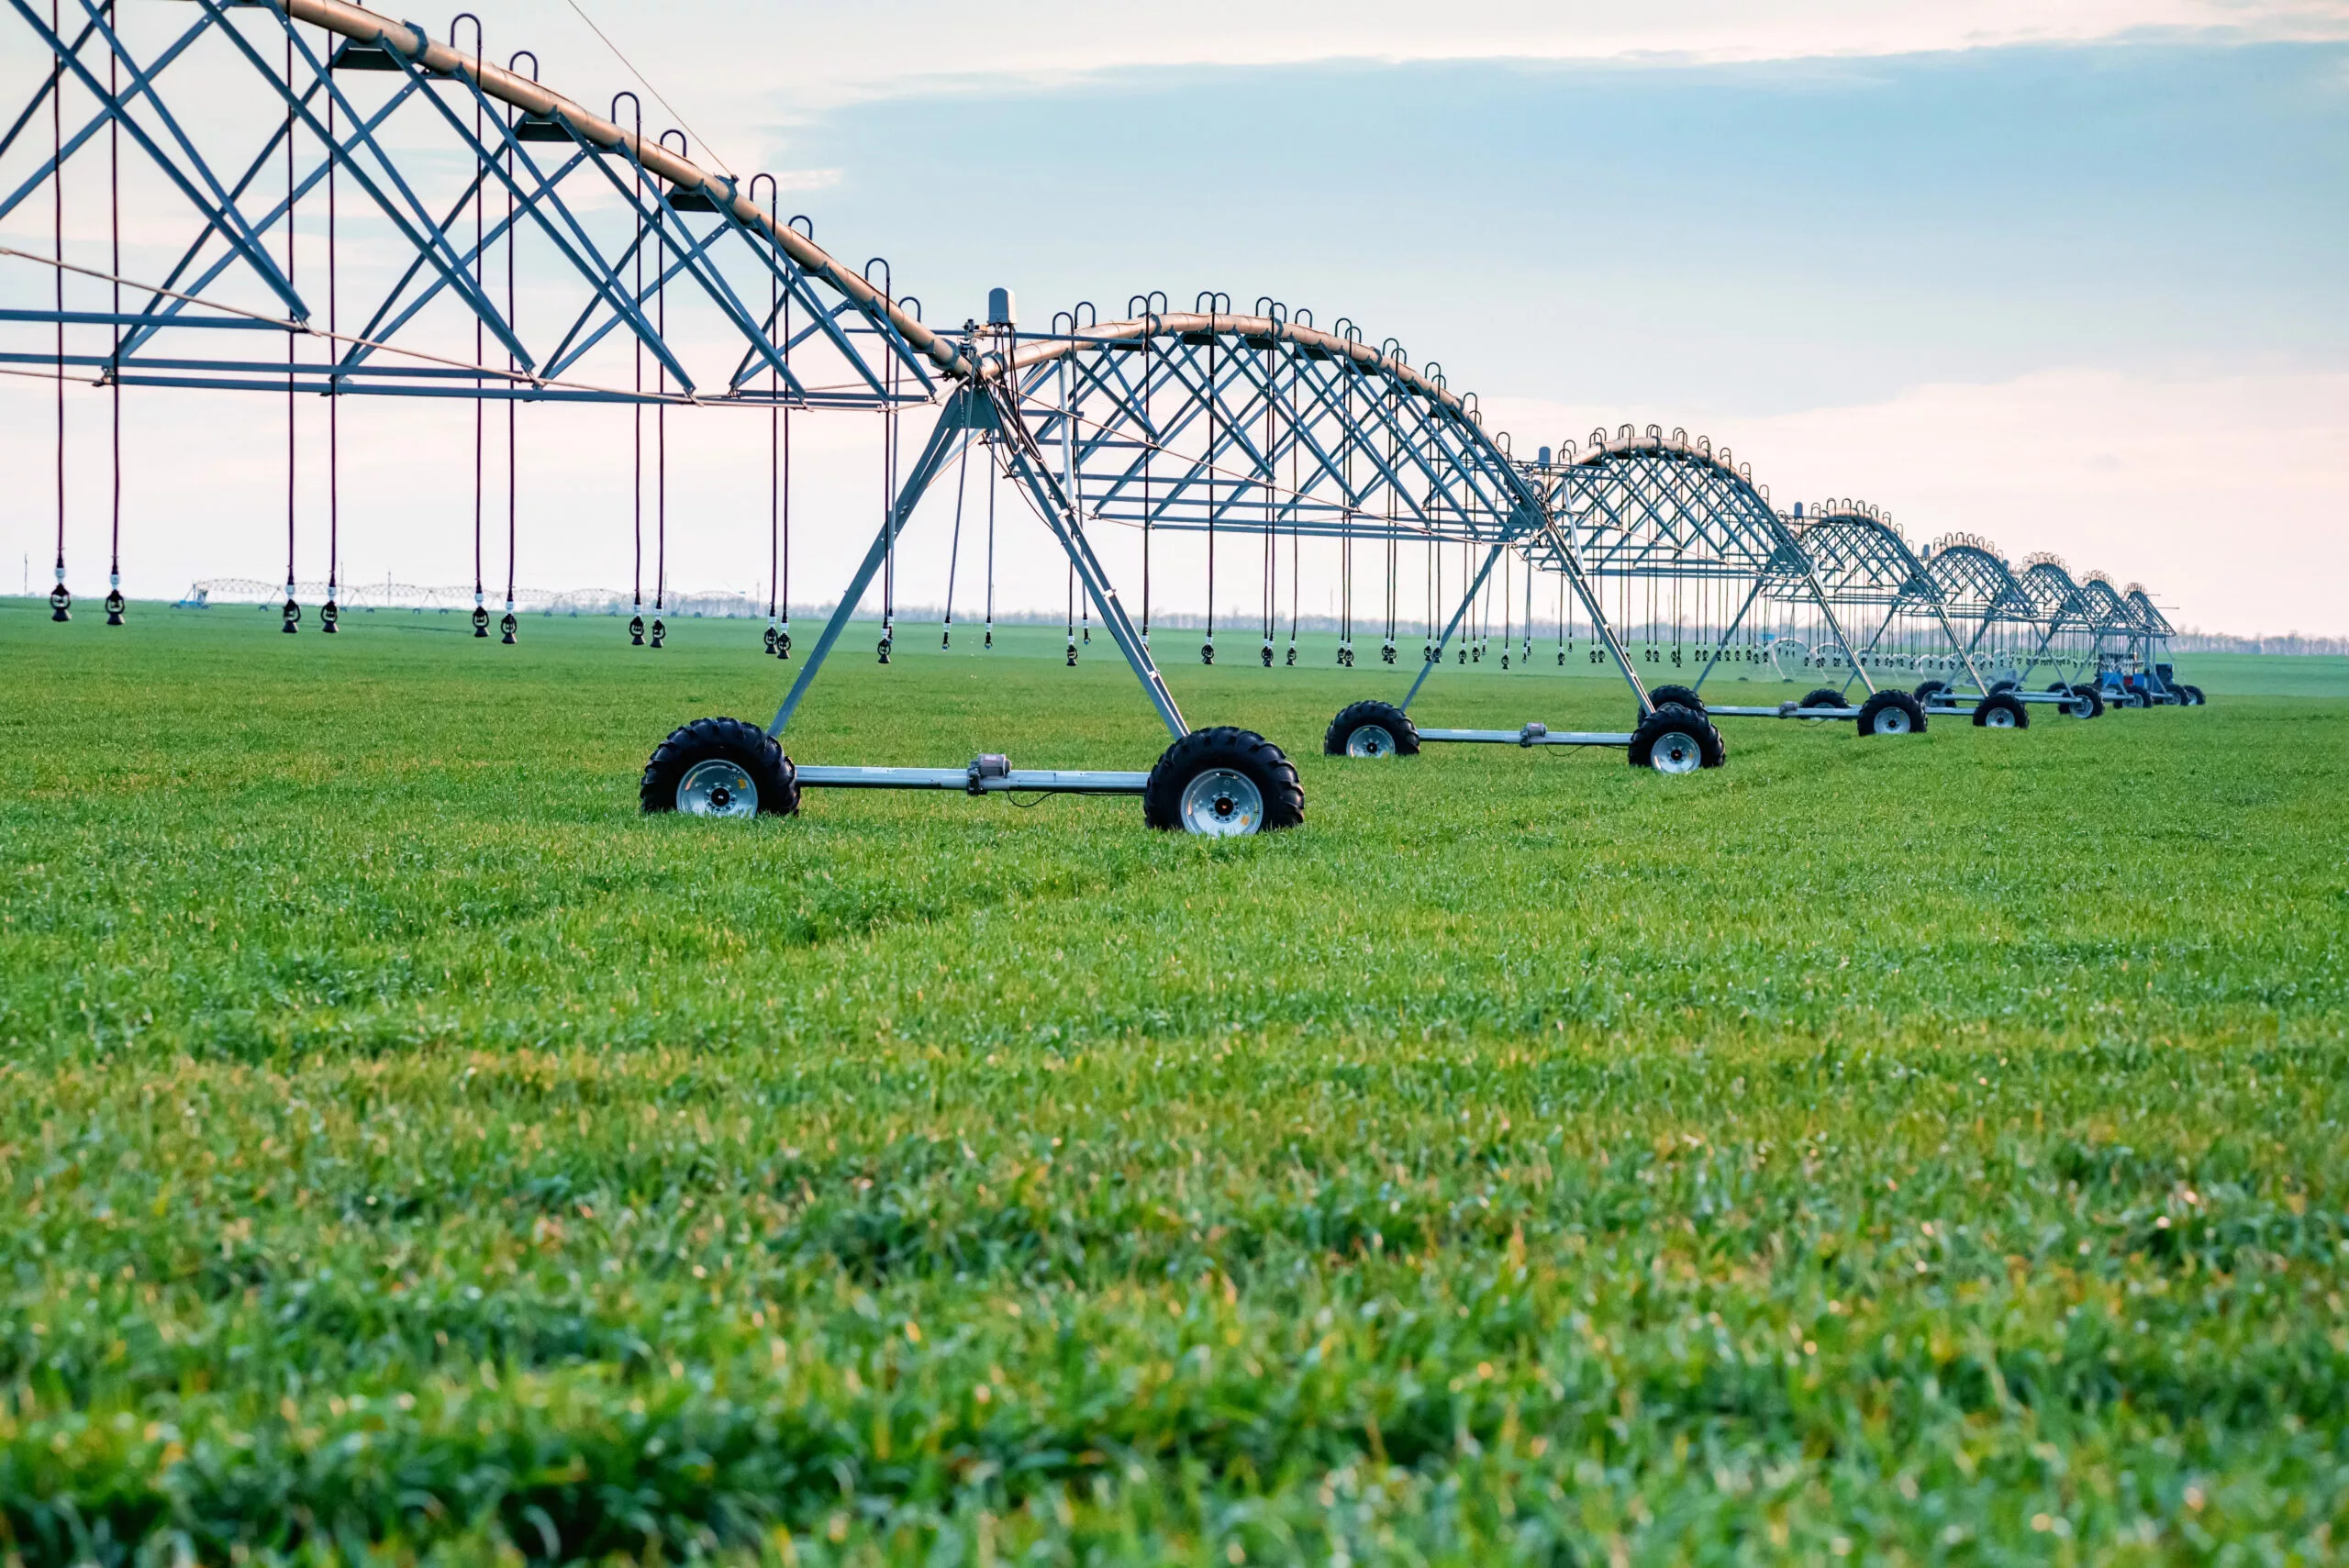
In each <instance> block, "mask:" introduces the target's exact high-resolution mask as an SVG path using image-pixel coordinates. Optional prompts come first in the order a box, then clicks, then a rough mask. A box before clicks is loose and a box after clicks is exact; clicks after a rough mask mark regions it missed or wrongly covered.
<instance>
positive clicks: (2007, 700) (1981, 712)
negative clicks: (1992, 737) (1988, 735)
mask: <svg viewBox="0 0 2349 1568" xmlns="http://www.w3.org/2000/svg"><path fill="white" fill-rule="evenodd" d="M1994 713H2010V714H2012V715H2014V719H2015V721H2014V724H2013V728H2017V729H2029V728H2031V709H2030V708H2028V707H2026V706H2023V705H2022V703H2021V702H2019V701H2017V700H2016V698H2015V695H2014V694H2013V693H2011V692H1993V693H1991V694H1990V695H1988V696H1987V697H1984V698H1983V699H1982V700H1981V701H1980V702H1978V703H1976V704H1975V705H1974V728H1976V729H1987V728H1990V716H1991V715H1992V714H1994Z"/></svg>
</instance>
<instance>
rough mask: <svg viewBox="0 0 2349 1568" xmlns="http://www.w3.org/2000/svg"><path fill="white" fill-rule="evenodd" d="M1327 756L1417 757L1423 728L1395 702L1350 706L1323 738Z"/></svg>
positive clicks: (1323, 749)
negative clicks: (1420, 732) (1414, 722)
mask: <svg viewBox="0 0 2349 1568" xmlns="http://www.w3.org/2000/svg"><path fill="white" fill-rule="evenodd" d="M1321 753H1322V755H1323V756H1326V757H1416V756H1418V755H1419V726H1418V725H1416V724H1413V723H1412V722H1411V716H1410V715H1409V714H1408V713H1405V712H1404V711H1403V710H1402V709H1401V708H1399V707H1397V706H1395V705H1394V704H1393V703H1386V702H1358V703H1349V704H1347V705H1346V706H1344V707H1341V708H1340V709H1339V710H1338V717H1335V718H1333V719H1331V720H1330V728H1329V729H1328V730H1327V731H1326V732H1325V733H1324V734H1323V735H1322V737H1321Z"/></svg>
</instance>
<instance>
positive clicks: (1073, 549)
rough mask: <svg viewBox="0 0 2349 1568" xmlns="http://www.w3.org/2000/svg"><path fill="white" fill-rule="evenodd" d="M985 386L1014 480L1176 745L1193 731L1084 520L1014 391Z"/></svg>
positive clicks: (999, 381)
mask: <svg viewBox="0 0 2349 1568" xmlns="http://www.w3.org/2000/svg"><path fill="white" fill-rule="evenodd" d="M986 385H987V392H986V393H985V394H983V395H985V396H988V397H990V398H991V399H992V406H993V411H994V416H995V417H994V423H995V425H996V428H998V429H1000V430H1002V431H1003V433H1004V435H1005V437H1006V439H1007V444H1008V447H1009V449H1010V452H1011V463H1012V471H1013V473H1012V476H1013V478H1014V479H1016V480H1017V481H1018V482H1019V484H1023V485H1025V486H1026V487H1027V489H1028V493H1029V495H1030V497H1031V498H1032V499H1033V500H1034V502H1035V503H1036V509H1037V511H1038V512H1039V513H1040V514H1041V516H1042V517H1043V519H1044V526H1045V527H1046V528H1051V529H1052V536H1053V537H1054V538H1055V539H1059V540H1060V541H1061V549H1062V550H1063V551H1064V552H1066V554H1067V556H1068V560H1069V564H1070V565H1071V566H1073V567H1074V568H1075V569H1076V575H1077V577H1078V579H1079V580H1080V581H1081V582H1083V583H1084V584H1085V594H1086V595H1087V596H1088V597H1090V598H1091V599H1092V601H1093V607H1094V609H1095V610H1096V611H1097V612H1098V613H1099V615H1100V617H1101V625H1102V627H1103V628H1104V629H1105V630H1107V631H1108V634H1109V638H1110V640H1111V641H1113V642H1115V643H1116V644H1117V645H1118V651H1119V652H1121V653H1123V654H1124V655H1125V656H1126V664H1127V667H1128V668H1130V670H1132V671H1133V673H1134V679H1135V680H1137V681H1140V682H1141V689H1142V693H1143V695H1146V696H1147V697H1149V698H1150V705H1151V706H1152V707H1154V708H1156V709H1157V710H1158V717H1159V718H1160V719H1161V720H1162V721H1163V722H1164V724H1165V726H1166V728H1167V731H1168V733H1170V734H1172V735H1173V736H1174V737H1175V740H1181V739H1183V737H1184V736H1186V735H1188V734H1189V733H1190V732H1191V727H1190V725H1189V724H1188V723H1186V721H1185V720H1184V717H1183V710H1182V709H1181V708H1179V707H1177V706H1175V694H1174V693H1172V692H1170V691H1168V690H1167V689H1166V677H1165V676H1164V675H1163V674H1161V673H1159V669H1158V664H1157V662H1156V661H1155V660H1153V659H1152V658H1151V656H1150V645H1149V644H1148V643H1146V642H1144V641H1143V640H1142V639H1141V633H1139V632H1137V631H1135V630H1134V627H1133V622H1132V621H1131V620H1130V619H1129V618H1128V617H1127V615H1126V606H1125V605H1124V604H1123V603H1122V602H1121V601H1120V600H1119V597H1118V590H1117V588H1116V586H1115V585H1113V584H1111V583H1110V581H1109V573H1108V571H1106V570H1105V569H1104V568H1103V567H1102V564H1101V561H1100V558H1099V557H1098V556H1097V555H1095V554H1094V553H1093V545H1092V543H1091V541H1089V540H1088V539H1086V538H1085V519H1084V517H1083V515H1082V514H1081V513H1079V512H1078V510H1077V508H1076V505H1075V503H1074V499H1073V498H1072V497H1071V496H1070V495H1069V493H1068V492H1067V491H1066V490H1064V489H1063V488H1062V486H1061V483H1060V480H1059V479H1058V478H1057V477H1056V476H1055V475H1054V474H1053V473H1052V465H1051V464H1050V463H1049V462H1045V460H1044V453H1043V449H1042V448H1041V447H1040V446H1038V445H1037V443H1036V438H1035V435H1034V433H1033V432H1032V431H1030V429H1029V428H1028V424H1027V421H1026V420H1024V419H1023V418H1021V417H1020V414H1019V390H1018V388H1016V387H1014V386H1013V385H1011V384H1009V383H1008V381H1007V380H1005V379H1003V378H1000V377H996V378H991V379H989V380H988V382H987V384H986Z"/></svg>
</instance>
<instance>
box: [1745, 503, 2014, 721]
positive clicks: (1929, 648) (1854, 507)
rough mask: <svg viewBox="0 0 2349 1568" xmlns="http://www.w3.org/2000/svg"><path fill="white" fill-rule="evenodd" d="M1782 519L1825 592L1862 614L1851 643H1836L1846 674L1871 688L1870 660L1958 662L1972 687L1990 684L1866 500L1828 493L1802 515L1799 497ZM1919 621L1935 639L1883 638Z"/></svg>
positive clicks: (1922, 664) (1939, 597)
mask: <svg viewBox="0 0 2349 1568" xmlns="http://www.w3.org/2000/svg"><path fill="white" fill-rule="evenodd" d="M1788 525H1789V527H1791V528H1793V529H1794V532H1795V537H1796V539H1797V540H1798V542H1799V543H1800V544H1801V546H1802V550H1803V553H1804V554H1805V555H1806V556H1808V557H1809V560H1810V562H1811V568H1812V570H1813V572H1814V573H1817V576H1818V578H1819V581H1820V584H1822V586H1823V589H1824V592H1825V593H1826V595H1828V596H1829V597H1830V598H1831V599H1832V600H1833V601H1834V602H1835V603H1836V604H1837V605H1839V606H1843V607H1844V608H1845V609H1846V611H1847V612H1849V613H1851V614H1852V615H1853V616H1854V618H1855V619H1856V618H1857V617H1860V616H1862V615H1863V614H1865V619H1858V624H1859V625H1861V626H1865V627H1866V628H1867V630H1866V632H1865V636H1863V637H1862V638H1861V639H1859V640H1858V642H1857V643H1856V644H1855V643H1854V642H1853V641H1852V640H1850V639H1845V641H1844V644H1843V650H1842V651H1843V655H1844V658H1843V662H1845V664H1846V666H1847V667H1848V668H1849V670H1850V671H1851V674H1852V676H1853V677H1854V678H1856V679H1858V680H1859V681H1860V682H1861V683H1862V684H1865V686H1867V688H1868V690H1869V691H1871V692H1873V691H1875V690H1876V684H1875V683H1874V681H1873V680H1871V679H1870V678H1869V673H1868V672H1869V670H1870V669H1871V668H1876V669H1887V668H1890V669H1913V668H1925V669H1934V668H1956V669H1963V670H1964V671H1965V673H1966V675H1967V676H1968V677H1969V678H1970V679H1971V680H1972V681H1973V683H1974V690H1975V691H1976V692H1977V693H1987V691H1988V690H1989V686H1988V684H1987V683H1986V682H1985V681H1984V680H1983V678H1982V673H1981V670H1980V668H1979V667H1978V666H1977V665H1976V662H1975V659H1974V654H1973V651H1972V649H1971V647H1970V645H1969V643H1968V641H1967V639H1965V638H1963V637H1960V636H1959V635H1958V631H1957V628H1956V626H1955V624H1954V623H1953V621H1952V620H1951V618H1950V613H1949V606H1948V603H1947V601H1946V599H1945V597H1944V595H1943V590H1942V588H1941V586H1940V584H1937V583H1936V582H1935V581H1934V580H1933V577H1932V573H1929V572H1928V571H1927V570H1926V569H1925V563H1924V562H1922V561H1920V560H1919V559H1918V557H1917V554H1916V552H1915V551H1914V550H1910V549H1909V541H1908V540H1907V539H1903V538H1902V537H1901V535H1900V530H1899V529H1898V528H1895V527H1893V525H1892V521H1891V519H1890V518H1888V517H1886V516H1885V515H1884V514H1883V513H1882V512H1880V511H1879V510H1877V509H1876V507H1874V506H1868V505H1867V504H1866V503H1865V502H1858V501H1848V500H1845V501H1828V502H1825V503H1822V504H1820V505H1817V506H1811V507H1810V508H1809V511H1808V515H1806V512H1805V508H1804V506H1802V505H1801V504H1799V503H1798V504H1797V505H1796V506H1795V509H1794V515H1793V516H1792V517H1790V518H1789V519H1788ZM1878 612H1880V613H1878ZM1870 622H1873V624H1872V625H1870V624H1869V623H1870ZM1919 624H1922V625H1924V626H1927V627H1929V628H1933V629H1935V630H1937V631H1938V633H1939V637H1938V639H1932V638H1929V639H1927V641H1926V644H1925V645H1924V646H1923V647H1922V648H1921V649H1920V648H1916V647H1911V646H1906V645H1896V646H1895V647H1891V648H1887V646H1886V643H1885V639H1886V638H1887V634H1892V633H1894V632H1895V631H1896V629H1897V628H1910V627H1914V626H1916V625H1919Z"/></svg>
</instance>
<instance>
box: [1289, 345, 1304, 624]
mask: <svg viewBox="0 0 2349 1568" xmlns="http://www.w3.org/2000/svg"><path fill="white" fill-rule="evenodd" d="M1288 422H1289V432H1288V435H1289V440H1288V494H1289V510H1288V662H1289V665H1290V667H1291V668H1295V667H1296V664H1297V576H1298V568H1299V565H1300V563H1301V562H1302V560H1303V550H1304V546H1303V543H1302V541H1300V540H1299V539H1298V538H1297V523H1298V518H1297V494H1298V491H1297V361H1295V360H1291V361H1289V367H1288Z"/></svg>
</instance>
